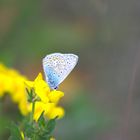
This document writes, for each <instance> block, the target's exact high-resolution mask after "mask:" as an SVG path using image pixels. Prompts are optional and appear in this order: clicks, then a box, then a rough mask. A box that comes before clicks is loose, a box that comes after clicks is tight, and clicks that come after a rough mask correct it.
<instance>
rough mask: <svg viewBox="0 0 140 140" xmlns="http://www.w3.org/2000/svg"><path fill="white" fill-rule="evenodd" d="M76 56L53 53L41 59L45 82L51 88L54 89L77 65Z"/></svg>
mask: <svg viewBox="0 0 140 140" xmlns="http://www.w3.org/2000/svg"><path fill="white" fill-rule="evenodd" d="M77 61H78V56H77V55H74V54H61V53H53V54H50V55H47V56H46V57H45V58H44V59H43V68H44V72H45V76H46V81H47V82H48V84H49V85H50V87H51V88H53V89H54V88H56V87H58V85H59V84H60V83H61V82H62V81H63V80H64V79H65V78H66V77H67V76H68V75H69V73H70V72H71V71H72V70H73V68H74V67H75V65H76V64H77Z"/></svg>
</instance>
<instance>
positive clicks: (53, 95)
mask: <svg viewBox="0 0 140 140" xmlns="http://www.w3.org/2000/svg"><path fill="white" fill-rule="evenodd" d="M63 96H64V93H63V92H61V91H56V90H53V91H51V92H50V93H49V94H48V97H49V100H50V102H52V103H58V101H59V100H60V98H62V97H63Z"/></svg>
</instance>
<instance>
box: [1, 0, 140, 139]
mask: <svg viewBox="0 0 140 140" xmlns="http://www.w3.org/2000/svg"><path fill="white" fill-rule="evenodd" d="M54 52H62V53H75V54H77V55H78V56H79V63H78V65H77V66H76V68H75V69H74V71H73V72H72V73H71V74H70V75H69V76H68V78H67V79H66V80H65V81H64V82H63V83H62V84H61V85H60V90H62V91H64V92H65V97H64V98H63V99H62V100H61V105H62V106H64V108H65V110H66V115H65V117H64V118H63V119H62V120H59V121H58V122H57V127H56V129H55V137H56V138H57V139H58V140H77V139H79V140H140V1H138V0H24V1H22V0H0V62H2V63H4V64H5V65H7V66H8V67H12V68H15V69H17V70H18V71H20V72H21V73H22V74H23V75H25V76H27V77H28V78H29V79H31V80H33V79H34V78H35V77H36V76H37V74H38V73H39V72H42V73H43V71H42V58H43V57H44V56H45V55H46V54H50V53H54ZM11 104H12V103H11V102H5V103H4V105H2V103H0V139H1V140H6V138H7V135H8V131H7V129H6V130H5V128H7V125H8V122H9V121H10V120H15V121H19V120H20V114H19V112H18V110H17V109H16V107H15V106H16V105H12V106H14V107H11Z"/></svg>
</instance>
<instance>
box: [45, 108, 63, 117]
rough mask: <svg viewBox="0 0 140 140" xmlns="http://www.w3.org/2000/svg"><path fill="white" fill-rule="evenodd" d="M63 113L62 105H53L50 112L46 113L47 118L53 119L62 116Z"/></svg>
mask: <svg viewBox="0 0 140 140" xmlns="http://www.w3.org/2000/svg"><path fill="white" fill-rule="evenodd" d="M64 114H65V111H64V109H63V108H62V107H57V106H56V107H54V108H53V109H52V110H50V112H49V113H48V114H47V115H48V118H50V119H53V118H55V117H58V118H62V117H63V116H64Z"/></svg>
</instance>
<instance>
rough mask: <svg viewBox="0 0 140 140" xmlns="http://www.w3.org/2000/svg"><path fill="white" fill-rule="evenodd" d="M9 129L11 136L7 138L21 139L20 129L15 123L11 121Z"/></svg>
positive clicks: (10, 139) (11, 139)
mask: <svg viewBox="0 0 140 140" xmlns="http://www.w3.org/2000/svg"><path fill="white" fill-rule="evenodd" d="M9 129H10V131H11V136H10V138H9V140H22V137H21V134H20V130H19V128H18V126H17V125H16V124H15V123H13V122H12V123H11V126H10V128H9Z"/></svg>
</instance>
